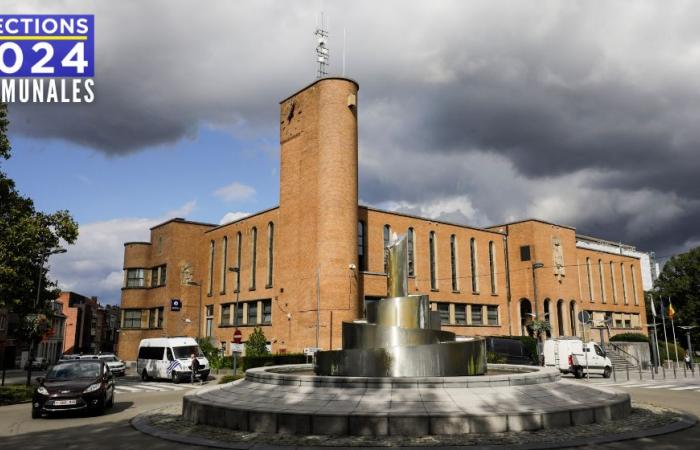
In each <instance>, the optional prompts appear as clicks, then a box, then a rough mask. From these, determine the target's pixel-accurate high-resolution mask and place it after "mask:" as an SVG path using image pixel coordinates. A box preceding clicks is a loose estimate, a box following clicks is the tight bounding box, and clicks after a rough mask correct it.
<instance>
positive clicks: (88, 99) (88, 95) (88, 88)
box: [83, 78, 95, 103]
mask: <svg viewBox="0 0 700 450" xmlns="http://www.w3.org/2000/svg"><path fill="white" fill-rule="evenodd" d="M94 85H95V80H93V79H92V78H88V79H87V80H85V97H83V101H85V103H92V102H93V101H94V100H95V93H94V92H93V91H92V87H93V86H94Z"/></svg>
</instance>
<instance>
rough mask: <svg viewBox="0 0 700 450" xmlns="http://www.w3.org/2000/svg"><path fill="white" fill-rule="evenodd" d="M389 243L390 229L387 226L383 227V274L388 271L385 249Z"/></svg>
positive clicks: (387, 256)
mask: <svg viewBox="0 0 700 450" xmlns="http://www.w3.org/2000/svg"><path fill="white" fill-rule="evenodd" d="M390 242H391V227H390V226H389V225H384V273H387V271H388V270H389V266H388V264H389V260H388V258H389V254H388V253H387V251H386V248H387V247H388V246H389V243H390Z"/></svg>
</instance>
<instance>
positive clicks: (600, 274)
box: [598, 259, 608, 303]
mask: <svg viewBox="0 0 700 450" xmlns="http://www.w3.org/2000/svg"><path fill="white" fill-rule="evenodd" d="M598 278H600V301H601V302H603V303H607V301H608V299H607V298H606V296H605V275H604V274H603V261H601V260H600V259H599V260H598Z"/></svg>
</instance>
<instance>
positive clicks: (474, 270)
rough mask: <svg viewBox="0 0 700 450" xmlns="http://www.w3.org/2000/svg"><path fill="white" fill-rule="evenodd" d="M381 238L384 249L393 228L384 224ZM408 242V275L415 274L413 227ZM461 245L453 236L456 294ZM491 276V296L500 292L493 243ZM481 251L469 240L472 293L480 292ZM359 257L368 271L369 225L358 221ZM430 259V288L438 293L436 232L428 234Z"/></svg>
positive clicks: (407, 234) (489, 247) (451, 246)
mask: <svg viewBox="0 0 700 450" xmlns="http://www.w3.org/2000/svg"><path fill="white" fill-rule="evenodd" d="M382 238H383V243H384V248H386V247H387V246H388V245H389V242H390V240H391V227H390V226H389V225H384V227H383V229H382ZM406 240H407V241H408V276H410V277H413V276H415V275H416V260H415V258H416V248H415V242H416V236H415V231H414V229H413V228H409V229H408V231H407V233H406ZM458 249H459V246H458V242H457V236H456V235H454V234H453V235H451V236H450V273H451V282H452V284H451V285H452V290H453V291H455V292H457V291H459V290H460V283H459V280H460V278H461V277H460V275H459V267H460V262H459V250H458ZM488 252H489V275H490V288H491V293H493V294H495V293H496V292H497V291H498V283H497V277H496V245H495V243H494V242H493V241H489V244H488ZM477 253H478V248H477V242H476V239H475V238H471V239H470V240H469V275H470V279H471V289H472V292H473V293H475V294H476V293H479V265H478V262H477V261H478V256H477ZM357 257H358V263H359V268H360V270H367V225H366V224H365V222H364V221H359V222H358V224H357ZM428 259H429V263H430V288H431V289H432V290H438V285H439V283H438V281H439V277H438V263H437V235H436V234H435V232H434V231H431V232H430V233H428ZM387 263H388V261H387V255H386V252H384V273H386V272H387Z"/></svg>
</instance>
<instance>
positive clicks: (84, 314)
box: [58, 292, 120, 354]
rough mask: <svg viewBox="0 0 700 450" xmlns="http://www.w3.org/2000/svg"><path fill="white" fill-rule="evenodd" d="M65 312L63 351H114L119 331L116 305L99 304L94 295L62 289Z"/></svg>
mask: <svg viewBox="0 0 700 450" xmlns="http://www.w3.org/2000/svg"><path fill="white" fill-rule="evenodd" d="M58 302H60V303H62V304H63V305H64V306H63V308H64V309H63V311H64V313H65V315H66V330H65V339H64V342H63V353H85V354H92V353H99V352H110V353H111V352H114V351H115V350H116V343H117V340H118V336H119V335H118V333H119V317H120V312H119V307H118V306H112V305H107V306H102V305H100V304H99V302H98V301H97V297H86V296H84V295H80V294H77V293H75V292H61V295H60V296H59V298H58Z"/></svg>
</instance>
